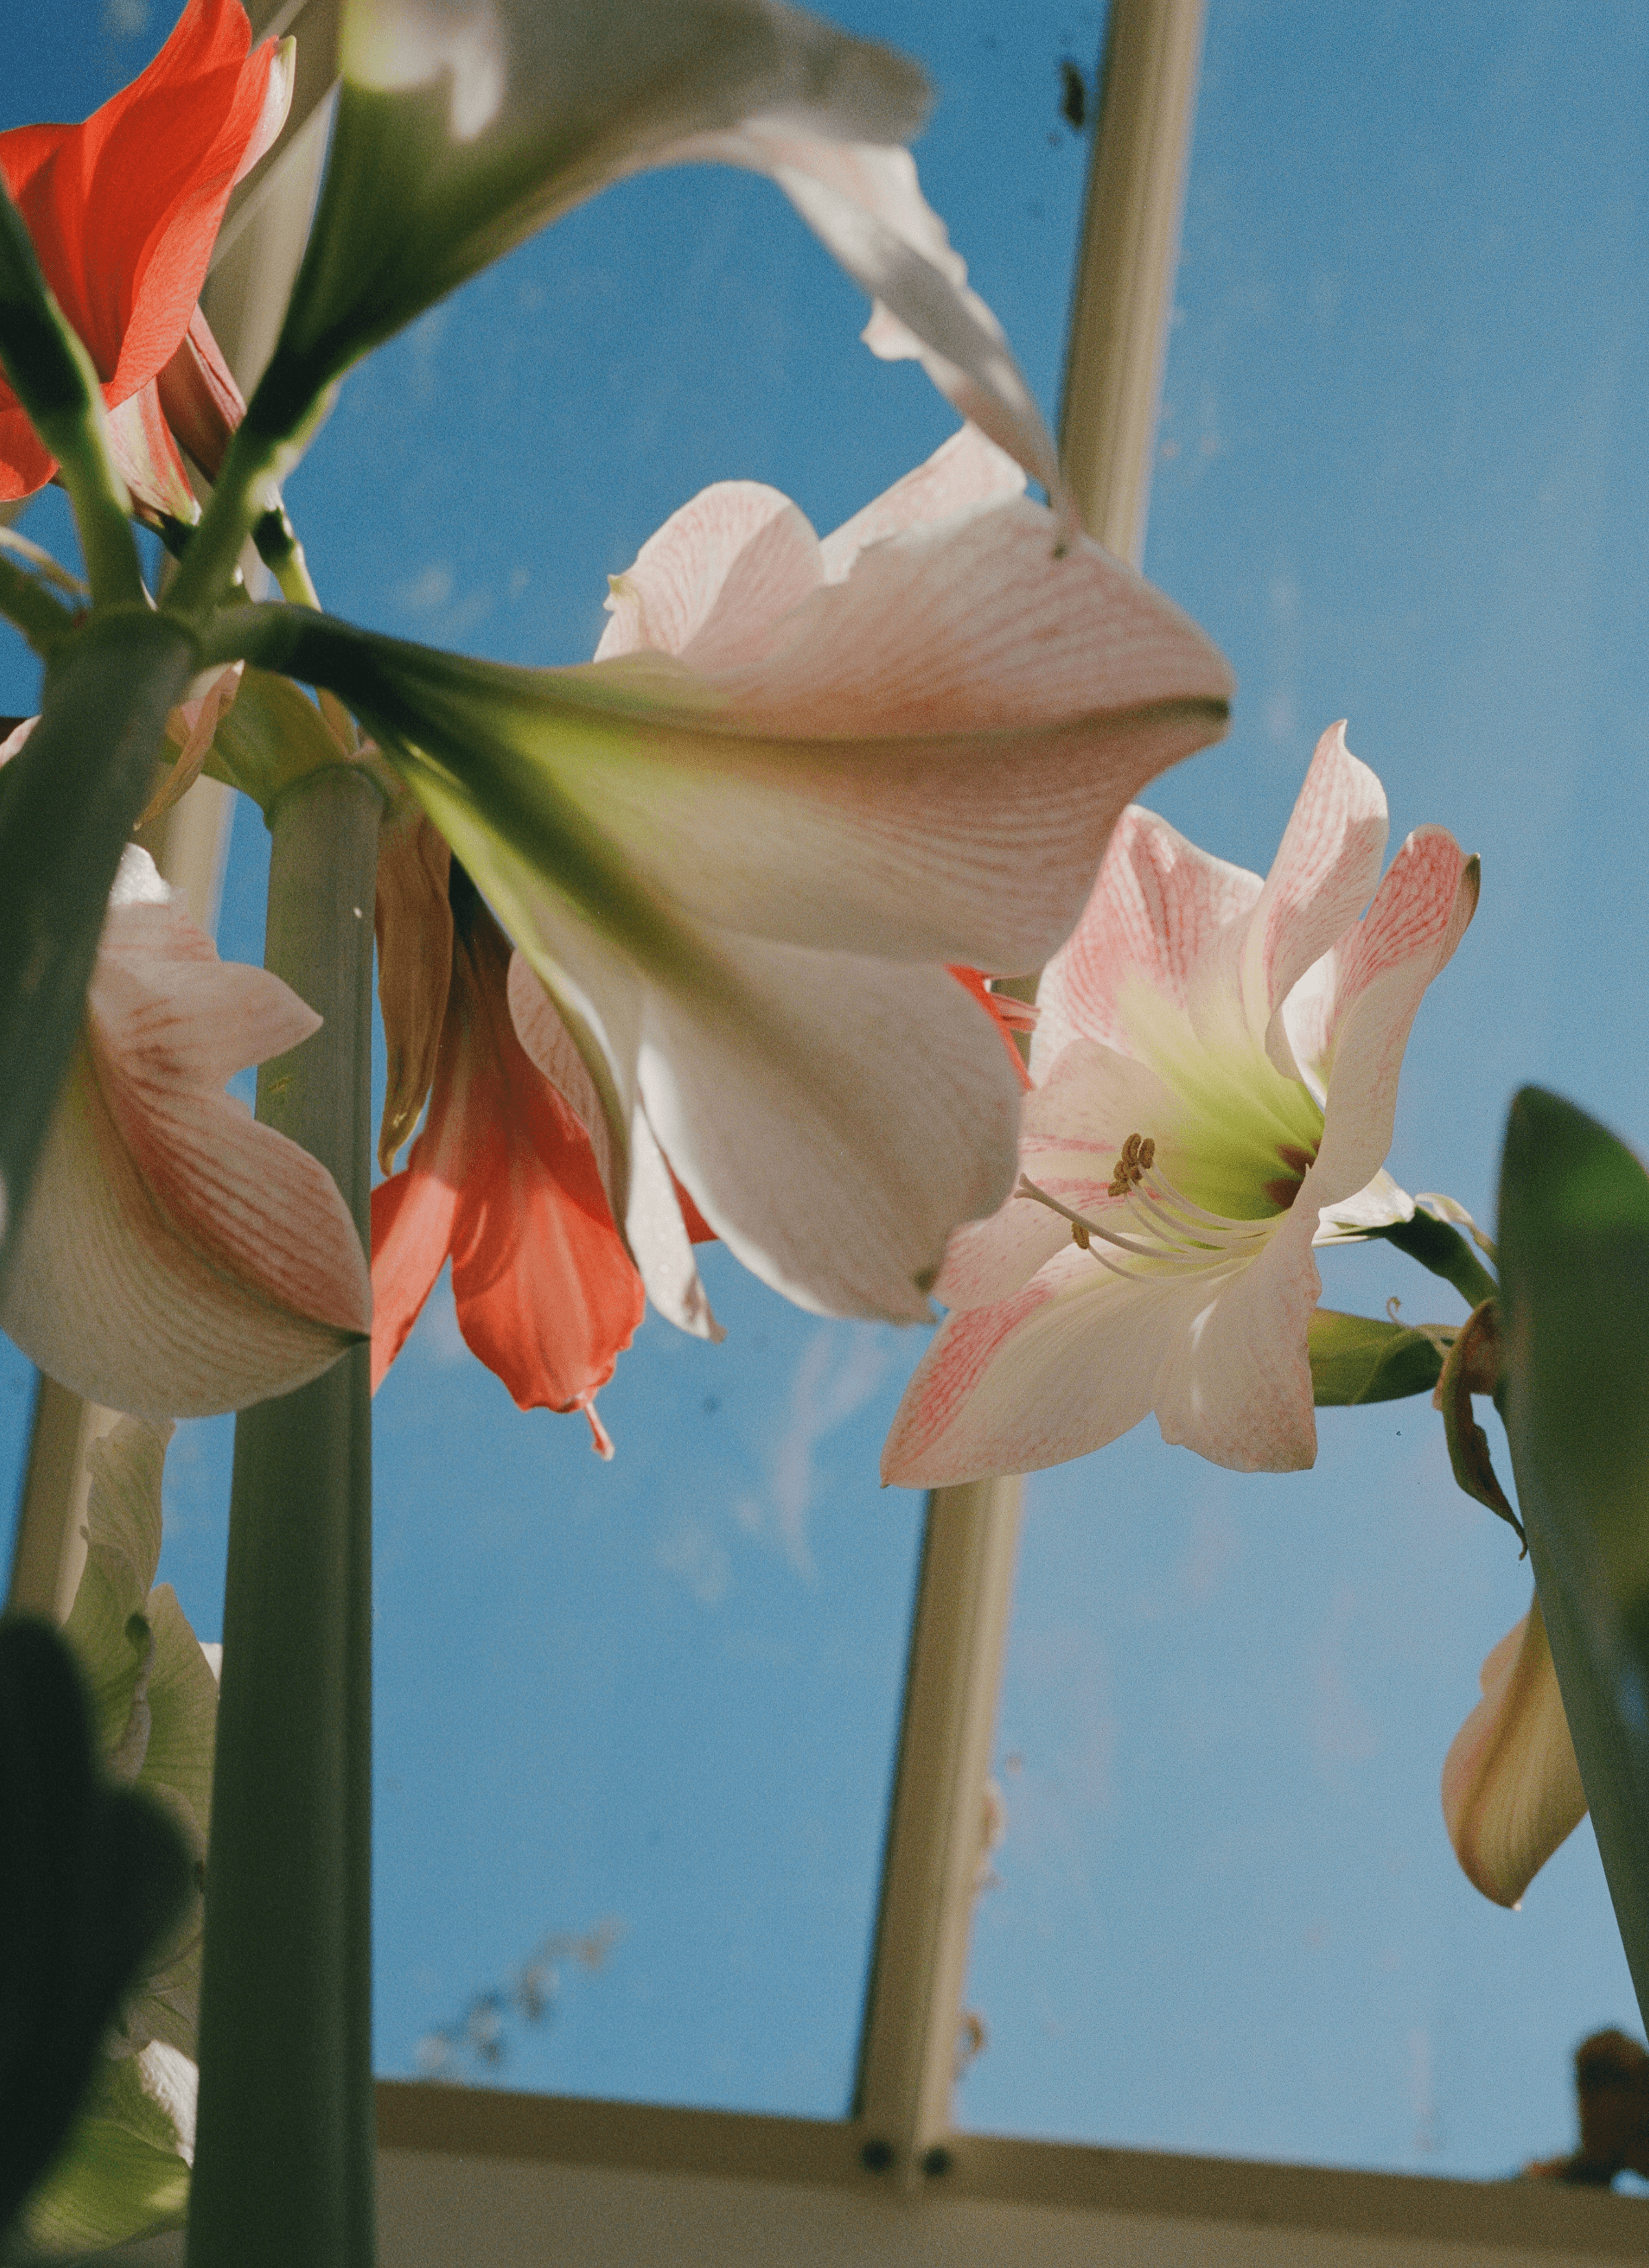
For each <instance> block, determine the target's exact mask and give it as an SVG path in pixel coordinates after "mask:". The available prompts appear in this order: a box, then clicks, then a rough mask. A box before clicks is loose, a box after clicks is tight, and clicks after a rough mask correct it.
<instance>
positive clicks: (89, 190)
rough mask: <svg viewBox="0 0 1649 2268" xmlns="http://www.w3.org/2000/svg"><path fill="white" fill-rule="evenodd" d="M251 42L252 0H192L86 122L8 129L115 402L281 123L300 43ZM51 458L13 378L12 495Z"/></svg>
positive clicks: (32, 223) (153, 349) (180, 334)
mask: <svg viewBox="0 0 1649 2268" xmlns="http://www.w3.org/2000/svg"><path fill="white" fill-rule="evenodd" d="M250 43H251V31H250V27H249V26H248V24H247V16H246V12H245V11H244V9H242V8H241V6H240V5H239V0H189V4H188V7H186V8H185V10H184V11H183V14H182V16H181V17H180V19H179V21H178V24H177V26H176V28H175V29H174V30H173V33H172V35H171V37H170V38H169V39H168V40H167V41H166V46H165V47H164V48H162V49H161V51H160V53H159V54H158V55H157V56H156V58H155V60H154V62H153V63H151V64H150V66H149V68H148V70H145V71H144V72H143V73H142V74H141V75H140V76H139V77H137V78H136V79H135V80H133V82H132V84H131V85H129V86H127V87H123V88H122V89H121V92H119V93H118V94H116V95H114V96H113V97H112V98H111V99H110V100H109V101H107V102H106V103H105V104H104V105H103V107H102V108H101V109H100V110H98V111H95V112H94V113H93V114H92V116H91V117H90V118H88V119H87V120H86V121H85V123H84V124H83V125H79V126H24V127H18V128H16V129H12V130H11V132H9V133H6V134H0V174H3V175H4V179H5V182H6V186H7V188H8V189H9V190H10V192H11V196H12V198H13V200H14V202H15V203H17V205H18V209H19V210H20V211H21V212H22V215H23V217H24V219H25V221H26V224H27V225H28V230H29V233H30V235H31V236H32V237H33V240H34V246H35V249H36V251H37V252H38V254H39V255H40V265H41V267H42V269H44V270H45V273H46V277H47V281H48V283H49V284H50V285H51V287H52V289H53V291H55V294H56V296H57V299H58V302H59V304H60V305H61V306H62V307H63V313H65V314H66V315H67V317H68V318H69V320H70V323H72V324H73V326H74V328H75V329H76V330H77V332H78V333H79V335H80V336H81V338H82V339H83V340H84V341H85V344H86V347H87V349H88V350H89V351H90V353H91V356H92V361H93V363H94V364H95V365H96V366H97V370H98V374H99V377H100V378H101V379H103V380H104V388H103V391H104V395H105V399H106V400H107V402H108V405H109V407H110V408H111V409H119V407H120V405H121V403H122V402H124V401H129V399H130V398H131V397H132V396H133V395H135V394H138V393H139V392H140V391H141V390H142V389H143V388H144V387H147V386H148V385H149V383H150V381H151V379H156V378H158V375H159V373H160V372H161V371H162V370H163V369H164V368H165V367H166V364H167V363H168V362H170V361H171V359H172V357H173V354H174V353H175V352H176V350H177V349H178V347H179V346H180V343H181V342H182V341H183V339H184V337H185V335H186V334H187V333H188V328H189V323H190V320H191V318H192V316H193V315H194V313H195V303H196V301H197V300H198V299H199V298H200V292H201V285H202V283H203V282H204V280H205V276H206V269H207V263H208V261H209V260H210V256H211V250H212V246H213V243H214V241H215V240H216V238H217V229H218V224H219V223H220V221H221V220H222V218H223V214H224V207H225V204H226V203H228V199H229V192H230V190H231V188H232V187H233V185H234V182H235V180H236V179H237V178H238V175H239V173H240V172H241V170H243V167H244V166H245V165H246V164H247V163H249V162H251V159H250V158H249V156H248V153H249V152H253V151H255V152H257V153H258V154H260V155H261V152H262V151H263V150H264V149H265V148H267V147H268V144H269V139H270V138H271V136H272V132H278V130H279V127H280V124H281V122H282V119H283V116H284V102H285V101H287V100H290V98H291V76H290V59H284V60H283V59H281V58H279V57H277V53H276V43H275V42H274V41H273V40H266V41H265V42H264V43H263V45H262V46H261V48H259V49H258V50H257V52H256V53H255V54H254V55H248V53H247V49H248V48H249V46H250ZM272 90H273V92H272ZM163 454H164V453H163ZM173 455H174V457H175V453H173ZM51 469H52V460H51V459H50V457H49V456H48V454H47V453H46V452H45V451H44V450H43V449H42V448H41V447H40V443H39V442H38V440H37V439H36V438H35V437H34V435H33V431H31V429H30V428H29V425H28V422H27V419H26V417H25V416H24V414H23V411H22V409H21V408H20V406H19V405H18V402H17V401H16V398H15V396H14V395H13V394H11V389H10V388H9V387H6V386H5V385H4V381H0V497H18V496H26V495H28V494H30V493H31V492H32V491H33V490H34V489H36V488H38V487H39V486H40V484H41V482H44V481H45V480H47V479H48V478H49V476H50V473H51ZM167 470H168V471H169V470H170V468H167Z"/></svg>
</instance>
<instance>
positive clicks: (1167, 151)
mask: <svg viewBox="0 0 1649 2268" xmlns="http://www.w3.org/2000/svg"><path fill="white" fill-rule="evenodd" d="M1203 18H1204V0H1112V6H1111V11H1110V15H1109V18H1108V24H1107V31H1106V46H1105V59H1104V65H1103V74H1102V82H1101V99H1100V109H1099V116H1098V119H1097V121H1096V122H1095V129H1094V146H1093V158H1092V160H1091V163H1090V169H1089V175H1088V192H1087V203H1086V211H1085V214H1084V219H1083V228H1082V238H1081V244H1080V247H1079V250H1078V263H1077V275H1076V281H1075V287H1074V291H1073V293H1072V301H1071V331H1070V337H1069V342H1068V346H1067V352H1066V362H1065V385H1064V401H1063V404H1062V416H1061V428H1060V455H1061V461H1062V463H1063V464H1064V468H1065V473H1066V477H1067V478H1068V479H1069V481H1070V482H1071V489H1072V491H1073V493H1074V494H1075V497H1076V499H1077V504H1078V510H1079V512H1080V513H1081V516H1082V520H1083V525H1084V526H1085V527H1086V529H1087V531H1088V533H1089V534H1091V535H1093V536H1094V537H1095V538H1096V539H1097V540H1098V541H1100V542H1101V543H1103V544H1104V545H1105V546H1106V547H1107V549H1109V550H1112V551H1115V552H1116V553H1118V554H1119V555H1120V556H1122V557H1123V558H1126V559H1128V560H1130V561H1131V562H1132V563H1133V564H1134V565H1136V566H1137V565H1138V564H1139V562H1140V557H1141V555H1142V553H1143V550H1144V545H1145V510H1146V504H1147V502H1148V499H1149V495H1150V480H1151V459H1152V453H1153V450H1154V448H1155V443H1156V427H1157V415H1158V409H1159V400H1160V394H1161V383H1162V363H1163V353H1164V346H1165V342H1166V338H1167V316H1168V309H1169V305H1170V301H1171V298H1172V293H1173V288H1174V265H1175V261H1176V258H1177V255H1178V248H1179V229H1180V214H1181V208H1182V197H1183V188H1184V180H1185V172H1186V164H1187V158H1188V154H1189V144H1190V133H1191V122H1192V116H1193V113H1194V110H1195V106H1196V73H1197V65H1198V63H1199V60H1200V58H1201V55H1202V41H1203ZM1014 989H1015V990H1019V989H1020V987H1019V986H1018V985H1017V984H1016V985H1015V987H1014ZM1024 990H1025V992H1026V995H1027V997H1034V986H1033V985H1030V984H1027V985H1026V986H1025V988H1024ZM1023 1489H1024V1484H1023V1483H1022V1482H1021V1481H1020V1480H1019V1479H1018V1478H1016V1477H1013V1476H1008V1477H1005V1478H1004V1479H1001V1480H994V1481H981V1482H975V1483H972V1484H969V1485H968V1486H967V1487H962V1488H950V1489H936V1490H935V1491H933V1493H932V1494H931V1496H930V1498H929V1499H928V1515H927V1528H926V1534H925V1539H924V1549H923V1562H922V1572H921V1577H920V1580H919V1582H918V1586H917V1609H916V1618H915V1626H914V1630H913V1632H912V1637H911V1647H910V1662H909V1672H908V1675H907V1682H906V1690H905V1706H904V1718H903V1723H902V1730H901V1734H900V1748H899V1764H898V1771H897V1775H896V1778H895V1783H894V1803H893V1809H892V1815H891V1819H890V1822H889V1827H888V1837H887V1858H886V1860H885V1863H884V1869H883V1877H882V1895H881V1905H880V1913H879V1916H878V1920H877V1931H876V1948H875V1955H874V1958H873V1961H872V1972H871V1983H870V1990H869V1992H868V1995H867V1999H866V2008H865V2030H864V2035H863V2038H862V2041H861V2045H860V2054H859V2071H858V2087H857V2089H856V2092H855V2096H854V2104H853V2111H854V2117H855V2118H856V2120H857V2121H858V2125H859V2129H860V2132H861V2134H862V2137H863V2140H862V2145H861V2147H862V2148H863V2151H864V2154H865V2163H866V2164H867V2165H868V2166H870V2167H872V2169H880V2170H882V2171H884V2172H886V2174H887V2176H888V2177H889V2179H890V2181H891V2182H893V2183H894V2184H895V2185H897V2186H898V2187H900V2188H902V2189H904V2190H906V2191H919V2190H921V2189H923V2188H924V2187H926V2186H927V2185H929V2184H931V2183H935V2182H942V2181H943V2179H944V2177H945V2176H946V2173H948V2172H949V2170H950V2169H951V2164H952V2158H953V2153H952V2150H951V2147H950V2142H949V2135H950V2125H951V2096H952V2093H953V2087H954V2082H955V2073H956V2061H957V2052H958V2039H959V2032H960V2028H961V1995H962V1992H963V1989H964V1985H965V1981H966V1974H967V1966H968V1936H969V1930H970V1926H971V1922H972V1916H973V1905H974V1900H975V1896H976V1893H977V1889H978V1884H979V1881H980V1879H981V1875H982V1873H983V1862H984V1860H985V1858H986V1854H987V1851H988V1848H989V1842H990V1830H989V1817H990V1811H989V1806H990V1790H989V1772H990V1743H991V1739H992V1735H993V1733H994V1728H995V1723H996V1714H997V1698H998V1694H999V1691H1000V1687H1001V1678H1002V1665H1003V1657H1004V1653H1005V1646H1006V1637H1007V1624H1008V1614H1009V1609H1010V1606H1011V1604H1012V1585H1013V1568H1014V1564H1015V1559H1016V1557H1017V1552H1018V1543H1019V1531H1020V1506H1021V1500H1022V1497H1023Z"/></svg>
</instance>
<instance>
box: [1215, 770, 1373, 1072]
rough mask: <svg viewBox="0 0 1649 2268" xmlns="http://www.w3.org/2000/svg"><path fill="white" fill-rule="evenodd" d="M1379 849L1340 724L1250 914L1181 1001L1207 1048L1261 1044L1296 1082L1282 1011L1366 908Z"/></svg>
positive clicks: (1360, 773) (1366, 795)
mask: <svg viewBox="0 0 1649 2268" xmlns="http://www.w3.org/2000/svg"><path fill="white" fill-rule="evenodd" d="M1385 847H1386V793H1385V790H1384V789H1383V788H1382V787H1381V786H1380V782H1379V780H1378V779H1377V778H1376V777H1375V776H1374V774H1373V772H1372V771H1370V770H1369V769H1368V766H1367V765H1366V764H1363V763H1359V762H1358V760H1357V758H1356V757H1355V756H1354V755H1352V754H1351V751H1350V749H1349V748H1348V747H1346V745H1345V727H1344V726H1343V725H1330V726H1329V730H1328V731H1327V732H1326V733H1324V734H1323V735H1322V737H1321V740H1319V741H1318V743H1317V747H1316V753H1315V754H1314V755H1313V757H1312V760H1311V766H1310V769H1309V770H1308V771H1307V774H1306V780H1305V784H1304V786H1303V787H1302V788H1301V789H1300V791H1299V796H1298V798H1297V799H1296V800H1295V804H1294V808H1293V812H1292V814H1291V816H1290V819H1289V822H1288V825H1287V827H1286V828H1285V830H1284V833H1283V840H1282V843H1281V844H1280V846H1279V848H1278V850H1277V856H1276V858H1274V859H1273V860H1272V861H1271V871H1270V873H1269V874H1268V875H1267V876H1266V878H1265V884H1264V887H1263V889H1262V890H1261V892H1260V895H1259V896H1258V898H1257V899H1256V900H1255V903H1254V906H1253V908H1252V909H1251V911H1250V912H1249V914H1248V917H1247V919H1246V920H1245V921H1244V922H1242V923H1241V924H1235V925H1233V927H1232V928H1231V929H1230V930H1228V931H1227V932H1226V933H1225V934H1224V935H1223V936H1222V937H1221V938H1220V939H1219V940H1218V944H1217V945H1216V946H1215V947H1214V948H1213V949H1212V950H1211V952H1210V953H1209V954H1207V955H1206V957H1205V959H1204V962H1203V965H1202V967H1201V968H1199V969H1198V971H1197V975H1196V983H1195V984H1194V985H1193V987H1192V991H1191V998H1190V1003H1189V1005H1190V1011H1191V1016H1192V1020H1193V1022H1194V1023H1195V1024H1196V1028H1197V1030H1198V1032H1199V1033H1200V1034H1201V1035H1203V1038H1204V1042H1206V1044H1208V1045H1209V1046H1211V1047H1235V1046H1240V1045H1244V1044H1247V1045H1250V1046H1252V1045H1254V1044H1256V1043H1258V1044H1261V1045H1263V1047H1264V1049H1265V1050H1266V1053H1267V1054H1268V1055H1269V1056H1270V1059H1271V1061H1272V1063H1273V1064H1275V1066H1276V1067H1277V1070H1278V1071H1281V1072H1282V1074H1283V1076H1284V1077H1285V1079H1296V1078H1298V1077H1299V1067H1298V1066H1297V1064H1295V1063H1294V1061H1293V1058H1292V1054H1291V1052H1290V1050H1289V1046H1288V1039H1287V1035H1286V1032H1285V1029H1284V1024H1283V1018H1282V1015H1281V1013H1280V1012H1281V1009H1282V1005H1283V1003H1284V1001H1285V999H1286V998H1287V997H1288V994H1289V993H1290V992H1291V991H1292V989H1293V987H1294V985H1295V984H1296V983H1298V981H1299V978H1300V977H1302V976H1304V975H1305V973H1306V971H1307V969H1308V968H1310V967H1311V965H1312V963H1313V962H1314V961H1319V960H1321V957H1322V955H1323V954H1325V953H1327V952H1328V950H1329V946H1332V945H1333V944H1334V942H1335V940H1336V939H1337V938H1339V937H1341V936H1342V935H1343V933H1344V932H1345V931H1346V930H1348V929H1349V928H1350V927H1351V924H1352V923H1353V922H1354V921H1355V920H1356V919H1357V917H1358V914H1359V913H1361V911H1362V910H1363V908H1364V907H1365V906H1366V904H1367V902H1368V901H1369V898H1370V896H1371V895H1372V894H1373V888H1374V885H1375V883H1376V881H1377V880H1379V877H1380V856H1381V853H1382V852H1383V851H1384V850H1385Z"/></svg>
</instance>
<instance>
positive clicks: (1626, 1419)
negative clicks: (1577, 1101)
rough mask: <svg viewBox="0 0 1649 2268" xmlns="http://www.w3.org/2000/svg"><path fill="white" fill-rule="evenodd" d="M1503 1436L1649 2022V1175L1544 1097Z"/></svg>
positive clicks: (1527, 1158) (1532, 1110) (1514, 1207)
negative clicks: (1509, 1447) (1506, 1439)
mask: <svg viewBox="0 0 1649 2268" xmlns="http://www.w3.org/2000/svg"><path fill="white" fill-rule="evenodd" d="M1499 1246H1500V1261H1501V1269H1502V1274H1503V1282H1504V1291H1503V1297H1502V1315H1503V1322H1504V1327H1505V1342H1506V1355H1507V1394H1506V1407H1505V1419H1506V1431H1507V1433H1508V1435H1509V1436H1510V1440H1511V1444H1512V1463H1513V1470H1514V1472H1515V1474H1516V1476H1517V1486H1518V1497H1519V1501H1520V1507H1521V1510H1522V1514H1523V1523H1524V1527H1525V1528H1526V1529H1527V1531H1528V1543H1529V1551H1530V1556H1531V1557H1532V1558H1533V1560H1534V1563H1535V1585H1536V1587H1537V1589H1538V1591H1539V1594H1540V1600H1541V1605H1542V1610H1543V1613H1544V1615H1545V1619H1546V1627H1547V1631H1548V1633H1549V1635H1550V1639H1551V1651H1552V1660H1553V1661H1554V1663H1555V1665H1556V1668H1557V1680H1558V1683H1559V1686H1560V1687H1561V1689H1562V1692H1563V1698H1564V1710H1565V1712H1566V1713H1567V1716H1568V1719H1569V1728H1570V1731H1571V1732H1572V1734H1573V1736H1574V1745H1575V1754H1576V1756H1577V1757H1578V1758H1579V1764H1580V1777H1581V1778H1582V1780H1583V1782H1584V1783H1585V1786H1586V1798H1587V1800H1588V1802H1589V1804H1590V1806H1591V1809H1592V1816H1593V1821H1594V1825H1595V1827H1596V1829H1597V1839H1598V1846H1599V1849H1600V1851H1601V1853H1602V1857H1603V1865H1604V1870H1605V1872H1606V1874H1608V1877H1609V1891H1610V1895H1611V1896H1612V1897H1613V1898H1614V1901H1615V1911H1616V1918H1618V1920H1619V1923H1620V1927H1621V1935H1622V1938H1623V1940H1624V1943H1625V1948H1626V1955H1627V1959H1628V1961H1629V1962H1631V1970H1632V1976H1633V1980H1634V1982H1635V1983H1636V1985H1637V1987H1638V1999H1639V2002H1640V2004H1641V2005H1642V2007H1644V2008H1645V2011H1646V2012H1649V1175H1645V1172H1644V1169H1643V1167H1642V1166H1641V1165H1639V1163H1638V1160H1637V1159H1636V1158H1635V1157H1634V1156H1633V1155H1632V1153H1631V1151H1630V1150H1628V1149H1627V1148H1626V1147H1625V1145H1624V1144H1623V1143H1621V1142H1619V1141H1617V1140H1616V1138H1615V1136H1614V1135H1612V1134H1610V1133H1609V1132H1608V1131H1607V1130H1606V1129H1605V1128H1603V1127H1601V1126H1600V1125H1599V1124H1598V1123H1596V1121H1595V1120H1594V1119H1591V1118H1588V1117H1587V1116H1586V1115H1585V1113H1584V1112H1582V1111H1579V1110H1577V1109H1576V1108H1574V1106H1573V1105H1572V1103H1568V1102H1564V1101H1562V1100H1561V1099H1560V1098H1559V1097H1558V1096H1557V1095H1554V1094H1546V1093H1544V1092H1542V1090H1541V1089H1540V1088H1538V1087H1525V1088H1524V1089H1523V1091H1522V1092H1521V1094H1519V1095H1518V1097H1517V1098H1516V1100H1515V1101H1514V1102H1513V1106H1512V1114H1511V1117H1510V1120H1509V1122H1508V1123H1507V1127H1506V1138H1505V1158H1504V1160H1503V1162H1502V1167H1501V1179H1500V1226H1499Z"/></svg>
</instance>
